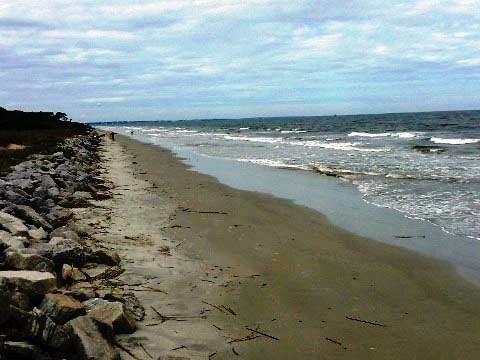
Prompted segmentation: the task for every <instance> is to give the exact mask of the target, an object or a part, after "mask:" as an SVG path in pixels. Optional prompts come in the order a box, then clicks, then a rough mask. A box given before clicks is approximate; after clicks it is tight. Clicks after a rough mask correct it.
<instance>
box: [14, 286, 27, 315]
mask: <svg viewBox="0 0 480 360" xmlns="http://www.w3.org/2000/svg"><path fill="white" fill-rule="evenodd" d="M10 304H12V305H13V306H15V307H17V308H19V309H21V310H24V311H29V310H30V298H29V297H28V296H27V294H24V293H22V292H20V291H15V292H13V293H12V298H11V299H10Z"/></svg>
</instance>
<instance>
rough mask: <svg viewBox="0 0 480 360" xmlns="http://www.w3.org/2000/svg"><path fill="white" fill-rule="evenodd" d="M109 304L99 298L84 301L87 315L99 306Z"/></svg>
mask: <svg viewBox="0 0 480 360" xmlns="http://www.w3.org/2000/svg"><path fill="white" fill-rule="evenodd" d="M107 302H108V301H107V300H105V299H102V298H98V297H97V298H93V299H88V300H86V301H84V302H83V305H85V308H86V309H87V313H88V312H89V311H90V310H93V309H94V308H95V307H97V306H98V305H101V304H105V303H107Z"/></svg>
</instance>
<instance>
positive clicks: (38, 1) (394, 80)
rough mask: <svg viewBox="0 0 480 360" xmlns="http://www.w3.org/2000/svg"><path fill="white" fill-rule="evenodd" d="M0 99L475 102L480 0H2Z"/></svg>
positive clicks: (153, 113) (319, 110) (83, 113)
mask: <svg viewBox="0 0 480 360" xmlns="http://www.w3.org/2000/svg"><path fill="white" fill-rule="evenodd" d="M0 106H3V107H5V108H7V109H10V110H12V109H21V110H25V111H40V110H42V111H62V112H66V113H67V114H68V115H69V116H70V117H71V118H73V119H74V120H76V121H82V122H88V121H102V120H110V121H115V120H174V119H199V118H239V117H255V116H288V115H329V114H357V113H382V112H404V111H405V112H410V111H432V110H460V109H480V0H452V1H441V0H438V1H434V0H412V1H389V0H382V1H380V0H377V1H371V0H361V1H360V0H358V1H353V0H352V1H350V0H235V1H234V0H189V1H186V0H164V1H161V0H157V1H149V0H146V1H134V0H128V1H127V0H114V1H111V0H102V1H98V0H93V1H92V0H75V1H71V0H50V1H49V0H29V1H24V0H0Z"/></svg>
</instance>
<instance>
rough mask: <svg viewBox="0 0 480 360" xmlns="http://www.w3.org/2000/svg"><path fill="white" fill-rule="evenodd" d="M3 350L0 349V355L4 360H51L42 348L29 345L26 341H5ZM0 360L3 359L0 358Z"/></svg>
mask: <svg viewBox="0 0 480 360" xmlns="http://www.w3.org/2000/svg"><path fill="white" fill-rule="evenodd" d="M2 347H3V348H2V349H0V355H2V354H3V355H4V356H5V359H31V360H51V359H52V358H51V357H50V356H49V355H48V354H46V353H44V352H43V350H42V348H41V347H39V346H37V345H33V344H30V343H28V342H26V341H5V342H4V343H3V346H2ZM0 359H3V358H1V357H0Z"/></svg>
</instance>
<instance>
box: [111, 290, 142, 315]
mask: <svg viewBox="0 0 480 360" xmlns="http://www.w3.org/2000/svg"><path fill="white" fill-rule="evenodd" d="M103 298H104V299H105V300H108V301H118V302H121V303H123V304H124V305H125V308H126V309H127V310H128V311H129V312H130V314H132V315H133V317H134V318H135V320H137V321H141V320H143V319H144V318H145V308H144V307H143V305H142V304H141V303H140V301H139V300H138V299H137V297H136V296H135V294H133V293H125V292H123V291H122V292H120V291H111V290H110V291H109V292H108V293H106V294H104V295H103Z"/></svg>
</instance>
